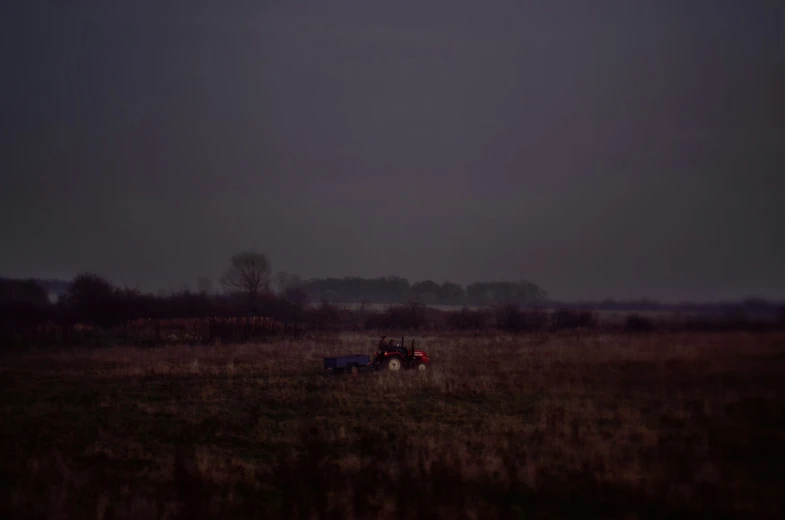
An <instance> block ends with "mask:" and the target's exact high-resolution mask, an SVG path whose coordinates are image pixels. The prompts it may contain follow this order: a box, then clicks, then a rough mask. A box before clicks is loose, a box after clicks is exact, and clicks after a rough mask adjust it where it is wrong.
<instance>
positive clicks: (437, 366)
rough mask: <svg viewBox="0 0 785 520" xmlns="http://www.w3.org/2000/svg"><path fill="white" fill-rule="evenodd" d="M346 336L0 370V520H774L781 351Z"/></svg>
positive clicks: (26, 360)
mask: <svg viewBox="0 0 785 520" xmlns="http://www.w3.org/2000/svg"><path fill="white" fill-rule="evenodd" d="M376 341H378V338H377V337H375V336H368V335H360V334H349V333H344V334H341V335H335V336H324V337H321V338H310V339H296V340H294V339H288V340H287V339H276V340H271V341H270V342H269V343H264V344H258V345H223V346H210V347H205V346H200V347H187V346H175V347H166V348H149V349H144V348H132V347H115V348H107V349H81V350H73V351H38V352H26V353H11V354H5V355H3V357H0V450H1V451H0V452H1V453H2V454H3V455H2V462H0V517H2V518H99V519H109V518H114V519H122V518H207V517H210V518H336V519H344V518H346V519H353V518H477V519H481V518H482V519H485V518H524V517H525V518H531V517H534V518H565V517H570V518H585V517H603V518H678V517H683V518H696V517H699V518H779V517H781V515H782V514H783V512H784V511H783V509H785V496H783V493H782V491H781V490H782V489H785V464H783V461H785V336H784V335H782V334H775V333H768V334H743V333H726V334H710V333H702V334H697V333H695V334H686V333H685V334H673V335H665V334H653V335H641V336H629V335H621V334H618V335H585V336H583V337H581V338H577V337H576V336H575V335H573V334H565V335H550V336H547V335H538V336H484V335H483V336H477V337H473V336H468V335H464V336H459V335H443V336H430V337H425V338H422V340H421V341H420V343H419V345H418V348H419V347H422V348H424V349H425V350H427V351H428V352H429V354H430V355H431V357H432V358H433V362H434V367H433V370H432V371H430V372H428V373H425V374H421V373H399V374H363V375H361V376H359V377H349V376H347V377H330V376H326V375H324V374H323V373H322V369H321V368H322V367H321V363H322V357H323V356H326V355H337V354H349V353H369V352H371V351H373V350H374V347H375V343H376Z"/></svg>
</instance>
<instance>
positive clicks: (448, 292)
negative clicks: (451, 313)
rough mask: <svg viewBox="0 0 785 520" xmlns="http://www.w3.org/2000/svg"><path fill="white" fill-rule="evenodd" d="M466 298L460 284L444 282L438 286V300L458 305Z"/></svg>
mask: <svg viewBox="0 0 785 520" xmlns="http://www.w3.org/2000/svg"><path fill="white" fill-rule="evenodd" d="M465 299H466V291H465V290H464V288H463V286H462V285H458V284H457V283H452V282H444V283H443V284H442V285H441V287H439V302H440V303H443V304H449V305H460V304H462V303H463V302H464V300H465Z"/></svg>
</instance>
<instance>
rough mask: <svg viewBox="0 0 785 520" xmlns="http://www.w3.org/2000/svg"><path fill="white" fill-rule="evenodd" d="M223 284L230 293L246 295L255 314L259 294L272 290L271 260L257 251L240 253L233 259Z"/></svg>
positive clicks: (222, 279)
mask: <svg viewBox="0 0 785 520" xmlns="http://www.w3.org/2000/svg"><path fill="white" fill-rule="evenodd" d="M221 283H222V284H223V286H224V287H226V288H227V289H229V290H230V291H236V292H242V293H245V294H246V296H247V297H248V300H249V302H250V304H251V307H252V312H255V306H256V301H257V297H258V296H259V293H260V292H261V291H268V290H269V289H270V260H268V258H267V256H265V255H263V254H262V253H257V252H255V251H244V252H242V253H238V254H236V255H234V256H233V257H232V258H231V262H230V265H229V268H228V269H227V270H226V273H225V274H224V276H223V278H221Z"/></svg>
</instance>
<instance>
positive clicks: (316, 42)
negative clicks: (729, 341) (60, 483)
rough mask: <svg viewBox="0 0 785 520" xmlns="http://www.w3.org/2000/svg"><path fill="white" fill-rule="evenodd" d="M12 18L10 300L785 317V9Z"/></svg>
mask: <svg viewBox="0 0 785 520" xmlns="http://www.w3.org/2000/svg"><path fill="white" fill-rule="evenodd" d="M9 4H11V2H9ZM12 4H13V5H5V6H3V7H0V63H2V71H3V72H2V76H3V79H2V81H0V137H2V140H3V153H2V154H0V175H1V176H0V236H1V237H2V253H1V254H0V275H5V276H13V277H29V276H42V277H62V278H70V277H71V276H73V275H74V274H76V273H77V272H80V271H84V270H91V271H96V272H99V273H102V274H104V275H106V276H108V277H110V278H111V279H112V280H114V281H116V282H118V283H125V284H129V285H135V284H140V285H141V286H142V287H143V288H145V289H148V290H155V289H156V288H159V287H165V288H170V287H177V286H179V285H180V284H182V283H188V284H190V285H191V287H194V286H195V283H196V279H197V277H199V276H201V275H208V276H212V277H214V278H215V279H217V278H218V276H219V275H220V273H221V271H222V270H223V269H224V268H225V267H226V266H227V265H228V260H229V257H230V256H231V255H232V254H233V253H236V252H237V251H240V250H245V249H257V250H259V251H262V252H264V253H266V254H267V255H268V256H269V257H270V259H271V261H272V266H273V269H274V270H286V271H290V272H297V273H300V274H301V275H302V276H303V277H306V278H307V277H317V276H318V277H321V276H344V275H357V276H378V275H387V274H397V275H400V276H403V277H407V278H409V279H410V280H422V279H433V280H436V281H443V280H453V281H456V282H460V283H468V282H471V281H475V280H517V279H520V278H525V279H527V280H531V281H533V282H535V283H537V284H538V285H540V286H541V287H543V288H545V289H547V290H548V292H549V294H550V295H551V296H553V297H555V298H561V299H575V298H603V297H606V296H610V297H616V298H634V297H642V296H648V297H652V298H662V299H668V300H679V299H692V300H697V299H718V298H736V297H746V296H750V295H758V296H763V297H770V298H783V297H785V267H783V266H785V239H784V238H783V236H784V235H785V234H784V233H783V223H785V198H784V194H785V176H784V175H783V174H784V173H785V31H783V26H785V4H783V3H781V2H777V1H765V0H759V1H749V2H740V1H735V0H734V1H731V0H718V1H708V0H706V1H690V2H676V1H658V2H654V1H637V2H626V1H614V2H611V1H598V2H591V3H589V2H566V1H548V2H545V1H543V2H521V1H513V0H508V1H500V0H497V1H494V2H490V3H489V2H476V1H468V0H461V1H456V0H439V1H423V0H420V1H417V2H384V3H382V2H367V1H363V2H360V1H358V2H348V1H330V2H325V1H298V2H251V1H244V2H231V3H230V2H212V3H208V2H204V1H188V2H186V1H179V2H142V1H139V2H107V1H97V0H96V1H82V2H62V3H61V2H50V1H46V2H44V1H38V0H35V1H34V0H27V1H24V2H13V3H12ZM382 4H384V6H382Z"/></svg>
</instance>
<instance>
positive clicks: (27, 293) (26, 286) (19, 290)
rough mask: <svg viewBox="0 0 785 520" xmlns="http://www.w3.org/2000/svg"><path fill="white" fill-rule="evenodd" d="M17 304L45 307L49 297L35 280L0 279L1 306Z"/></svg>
mask: <svg viewBox="0 0 785 520" xmlns="http://www.w3.org/2000/svg"><path fill="white" fill-rule="evenodd" d="M16 303H25V304H29V305H34V306H37V307H45V306H46V305H47V304H48V303H49V297H48V295H47V294H46V290H44V288H43V287H42V286H41V285H40V284H39V283H37V282H36V281H34V280H9V279H5V278H3V279H0V305H3V304H16Z"/></svg>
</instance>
